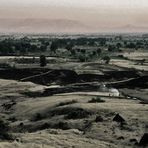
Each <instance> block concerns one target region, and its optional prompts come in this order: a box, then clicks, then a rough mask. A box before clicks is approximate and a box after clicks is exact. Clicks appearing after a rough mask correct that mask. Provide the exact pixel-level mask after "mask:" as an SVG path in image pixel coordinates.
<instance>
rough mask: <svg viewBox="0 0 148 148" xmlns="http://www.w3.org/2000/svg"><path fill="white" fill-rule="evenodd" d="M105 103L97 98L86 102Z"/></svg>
mask: <svg viewBox="0 0 148 148" xmlns="http://www.w3.org/2000/svg"><path fill="white" fill-rule="evenodd" d="M104 102H105V101H104V100H102V99H101V98H99V97H96V98H92V99H91V100H89V101H88V103H104Z"/></svg>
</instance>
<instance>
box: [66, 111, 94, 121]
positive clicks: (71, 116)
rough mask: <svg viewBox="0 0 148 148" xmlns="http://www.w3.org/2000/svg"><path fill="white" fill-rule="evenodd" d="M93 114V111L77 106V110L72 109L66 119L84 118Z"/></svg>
mask: <svg viewBox="0 0 148 148" xmlns="http://www.w3.org/2000/svg"><path fill="white" fill-rule="evenodd" d="M90 115H92V112H90V111H87V110H84V109H82V108H77V109H75V110H71V111H70V112H69V113H68V114H67V115H66V117H65V118H66V119H83V118H87V117H88V116H90Z"/></svg>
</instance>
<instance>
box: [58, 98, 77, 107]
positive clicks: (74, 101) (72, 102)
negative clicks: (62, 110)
mask: <svg viewBox="0 0 148 148" xmlns="http://www.w3.org/2000/svg"><path fill="white" fill-rule="evenodd" d="M74 103H78V101H77V100H71V101H66V102H60V103H59V104H58V105H57V107H58V106H64V105H70V104H74Z"/></svg>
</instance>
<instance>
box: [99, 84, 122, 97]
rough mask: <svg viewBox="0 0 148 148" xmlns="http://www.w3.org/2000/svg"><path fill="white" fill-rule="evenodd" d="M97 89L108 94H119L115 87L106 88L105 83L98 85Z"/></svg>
mask: <svg viewBox="0 0 148 148" xmlns="http://www.w3.org/2000/svg"><path fill="white" fill-rule="evenodd" d="M99 91H101V92H105V93H108V95H109V96H116V97H118V96H120V93H119V91H118V90H117V89H116V88H107V87H106V85H105V84H102V85H100V88H99Z"/></svg>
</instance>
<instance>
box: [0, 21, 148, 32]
mask: <svg viewBox="0 0 148 148" xmlns="http://www.w3.org/2000/svg"><path fill="white" fill-rule="evenodd" d="M0 32H1V33H2V32H3V33H79V32H88V33H89V32H148V27H141V26H134V25H125V26H121V27H111V26H108V27H99V26H98V27H93V26H91V25H88V24H84V23H82V22H80V21H77V20H68V19H4V18H0Z"/></svg>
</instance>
